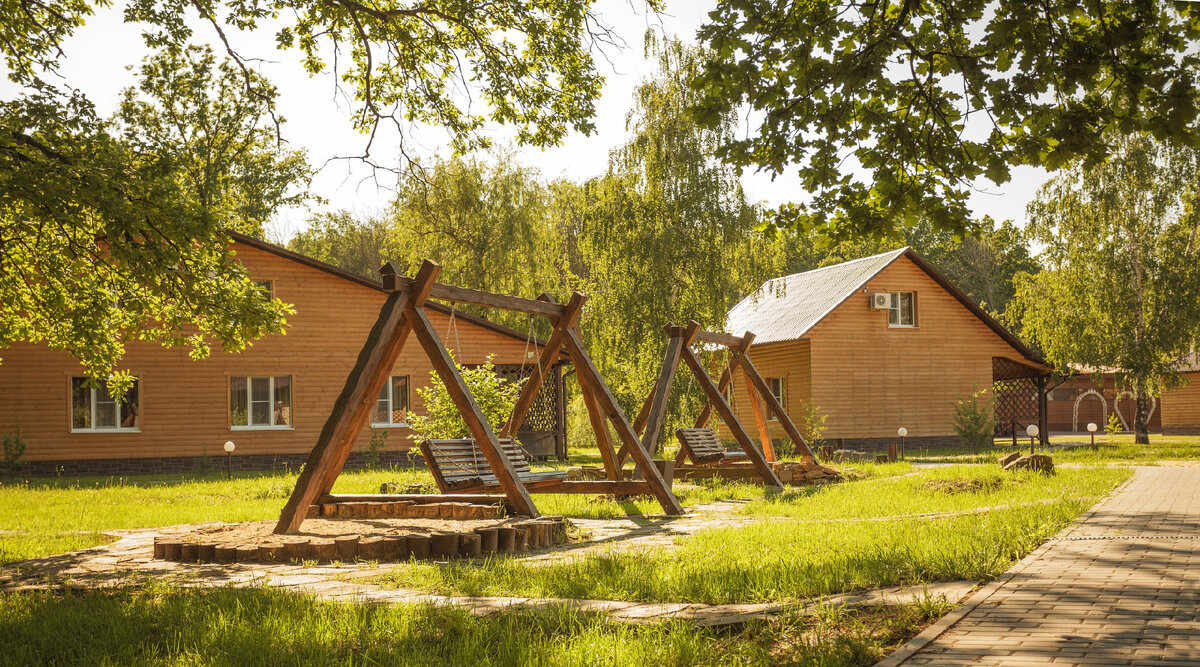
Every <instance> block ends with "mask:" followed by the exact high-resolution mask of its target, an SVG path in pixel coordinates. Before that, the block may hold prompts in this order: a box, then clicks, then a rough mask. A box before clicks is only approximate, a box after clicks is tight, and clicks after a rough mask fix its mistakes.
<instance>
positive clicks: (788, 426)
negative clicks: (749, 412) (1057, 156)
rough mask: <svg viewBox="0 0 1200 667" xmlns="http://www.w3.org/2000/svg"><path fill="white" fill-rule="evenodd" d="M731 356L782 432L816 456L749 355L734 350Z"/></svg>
mask: <svg viewBox="0 0 1200 667" xmlns="http://www.w3.org/2000/svg"><path fill="white" fill-rule="evenodd" d="M733 357H734V359H737V360H738V364H740V365H741V367H742V370H743V371H744V372H745V373H746V378H747V379H749V380H750V383H751V386H753V387H754V389H755V390H756V391H758V395H759V396H761V397H762V399H763V400H764V401H765V402H766V404H767V409H768V410H770V411H771V412H773V413H775V416H776V417H777V418H778V419H779V425H780V426H782V427H783V431H784V433H787V435H788V437H789V438H791V439H792V442H794V443H796V446H797V447H801V448H803V449H804V453H805V454H806V455H808V456H811V457H813V458H814V459H815V458H817V455H816V453H815V452H813V450H812V448H811V447H809V446H808V443H807V442H806V441H805V440H804V436H803V435H801V434H800V429H798V428H796V424H795V423H793V422H792V418H791V417H790V416H788V413H787V411H786V410H784V409H783V406H782V405H780V404H779V401H778V400H776V399H775V394H772V393H771V388H770V387H769V386H767V381H766V380H764V379H763V377H762V375H760V374H759V372H758V369H757V368H755V367H754V362H752V361H750V357H749V356H747V355H746V353H745V352H742V351H740V350H737V351H735V352H734V353H733Z"/></svg>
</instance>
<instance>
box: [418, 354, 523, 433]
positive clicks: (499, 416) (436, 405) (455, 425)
mask: <svg viewBox="0 0 1200 667" xmlns="http://www.w3.org/2000/svg"><path fill="white" fill-rule="evenodd" d="M454 365H455V366H457V367H458V372H459V373H461V374H462V378H463V382H465V383H466V385H467V389H469V390H470V391H471V395H472V396H474V397H475V404H476V405H478V406H479V410H480V411H481V412H483V416H484V418H485V419H487V421H488V423H489V424H491V426H492V428H493V429H494V430H499V429H500V427H501V426H503V425H504V422H505V421H507V420H508V416H509V415H510V414H512V409H513V406H514V405H516V402H517V397H518V396H520V394H521V387H522V385H524V381H523V380H521V381H511V380H505V379H504V378H501V377H500V376H499V375H497V374H496V367H495V365H493V364H492V357H491V356H488V358H487V361H486V362H484V363H483V364H481V365H479V366H477V367H475V368H463V367H462V366H460V365H459V364H458V360H457V359H455V360H454ZM429 377H430V382H429V386H428V387H422V388H420V389H418V390H417V395H419V396H420V397H421V399H422V400H424V401H425V414H423V415H418V414H410V415H409V418H408V425H409V426H410V427H411V428H412V431H413V434H414V435H415V436H416V438H417V440H418V441H420V440H428V439H441V438H467V437H470V431H468V430H467V423H466V422H465V421H464V420H463V418H462V415H461V414H459V412H458V406H456V405H455V404H454V401H452V400H450V392H449V391H447V390H446V385H444V384H442V380H441V378H439V377H438V375H437V373H436V372H434V371H430V373H429Z"/></svg>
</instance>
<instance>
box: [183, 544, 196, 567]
mask: <svg viewBox="0 0 1200 667" xmlns="http://www.w3.org/2000/svg"><path fill="white" fill-rule="evenodd" d="M199 555H200V545H199V544H197V543H195V542H184V543H183V544H181V545H179V562H181V563H195V562H196V561H197V560H198V557H199Z"/></svg>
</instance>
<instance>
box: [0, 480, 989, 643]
mask: <svg viewBox="0 0 1200 667" xmlns="http://www.w3.org/2000/svg"><path fill="white" fill-rule="evenodd" d="M740 505H741V503H739V502H736V501H732V502H718V503H712V504H709V505H704V506H699V507H696V508H693V509H692V511H691V512H690V513H689V514H688V515H686V516H684V517H623V518H618V519H604V520H599V519H576V520H574V521H575V523H577V524H578V525H580V527H581V528H583V529H584V530H585V531H587V533H589V537H588V539H587V540H586V541H584V542H581V543H576V544H572V545H568V546H565V547H559V548H555V549H551V550H548V551H543V552H538V553H533V554H529V555H526V556H522V558H524V559H525V560H526V561H527V562H534V563H554V562H559V561H562V560H564V559H567V558H578V557H581V556H583V555H584V554H587V553H592V552H609V551H615V550H627V549H648V548H664V547H665V548H670V547H671V546H672V545H674V544H675V540H677V539H678V538H679V537H681V536H684V535H688V534H692V533H696V532H700V531H703V530H709V529H712V528H716V527H729V526H734V525H742V524H744V523H748V522H750V521H753V520H756V519H753V518H751V517H745V516H741V515H739V514H738V512H737V510H738V508H739V507H740ZM195 528H196V526H195V525H186V526H169V527H165V528H156V529H147V530H134V531H122V532H120V533H119V534H118V539H117V540H116V541H114V542H112V543H111V544H106V545H103V546H98V547H93V548H90V549H83V550H80V551H73V552H70V553H65V554H58V555H54V556H48V557H45V558H37V559H31V560H27V561H23V562H21V563H16V564H13V565H10V566H7V567H4V568H0V592H3V591H19V590H43V589H57V588H104V587H114V586H123V585H130V584H137V583H140V582H144V581H146V580H148V579H158V580H163V581H168V582H170V583H172V584H174V585H177V586H184V587H214V586H230V587H250V586H268V587H273V588H280V589H285V590H292V591H296V592H302V593H306V594H310V595H314V596H316V597H318V598H321V599H325V600H334V601H341V602H356V603H363V604H391V603H427V604H435V605H455V606H461V607H464V608H466V609H468V610H469V611H470V612H471V613H474V614H480V615H483V614H490V613H493V612H496V611H499V610H502V609H512V608H522V609H533V610H543V609H550V608H567V609H572V610H578V611H601V612H606V613H607V614H608V617H609V618H610V619H612V620H615V621H619V622H625V623H645V622H652V621H658V620H664V619H672V618H678V619H688V620H691V621H692V622H694V623H696V624H697V625H707V626H712V625H731V624H737V623H744V622H746V621H748V620H751V619H765V618H771V617H773V616H776V615H778V614H781V613H784V612H797V611H804V610H805V609H811V608H813V607H814V606H816V605H819V604H821V605H827V604H837V605H840V604H853V605H884V604H902V603H907V602H910V601H912V600H914V599H919V598H922V597H924V596H927V595H928V596H933V597H945V598H946V599H947V600H950V601H951V602H957V601H959V600H961V599H963V598H964V597H966V596H967V595H968V594H969V593H970V592H971V591H972V590H974V589H975V587H976V586H977V584H976V583H975V582H972V581H956V582H947V583H939V584H930V585H928V586H909V587H892V588H882V589H874V590H870V591H861V592H855V593H847V594H843V595H834V596H829V597H826V598H822V599H819V600H809V601H806V602H802V603H785V604H776V603H767V604H737V605H704V604H688V603H667V604H657V603H639V602H627V601H620V600H573V599H538V598H520V597H465V596H446V595H435V594H429V593H426V592H424V591H414V590H403V589H386V588H382V587H379V586H376V585H373V584H371V583H368V580H370V579H372V578H374V577H377V576H379V575H382V574H386V573H387V572H389V571H390V570H392V569H394V568H400V567H404V564H396V563H390V564H389V563H384V564H374V563H369V562H357V563H344V564H328V565H314V566H310V567H305V566H303V565H296V564H282V563H281V564H258V563H254V564H249V563H247V564H240V563H233V564H221V565H217V564H211V563H208V564H201V563H193V564H188V563H174V562H165V561H161V560H155V559H153V558H152V551H153V543H154V538H155V537H157V536H159V535H164V534H173V533H185V532H191V531H192V530H194V529H195Z"/></svg>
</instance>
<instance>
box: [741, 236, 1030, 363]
mask: <svg viewBox="0 0 1200 667" xmlns="http://www.w3.org/2000/svg"><path fill="white" fill-rule="evenodd" d="M901 257H907V258H908V259H909V260H911V261H912V262H913V263H914V264H916V265H917V267H918V268H920V269H921V270H922V271H924V272H925V273H926V274H928V275H929V277H930V278H932V279H933V281H934V282H936V283H937V284H938V285H939V286H941V287H942V289H944V290H946V291H947V292H948V293H949V294H950V295H951V296H953V297H954V298H955V299H957V300H958V301H959V303H961V304H962V305H963V306H965V307H966V308H967V310H969V311H971V313H972V314H973V315H975V317H977V318H979V320H980V321H981V322H983V323H984V324H985V325H987V327H988V328H989V329H991V330H992V331H994V332H995V333H996V335H998V336H1000V338H1002V339H1004V341H1005V342H1006V343H1008V344H1009V345H1011V346H1012V347H1013V349H1015V350H1016V351H1017V352H1019V353H1021V356H1023V357H1025V358H1026V359H1028V360H1030V361H1032V362H1034V363H1037V364H1039V365H1042V366H1045V365H1046V361H1045V360H1044V359H1042V357H1041V356H1040V355H1038V354H1037V353H1035V352H1034V351H1033V350H1031V349H1029V347H1028V346H1027V345H1025V343H1023V342H1022V341H1021V339H1019V338H1017V337H1016V336H1015V335H1014V334H1013V333H1012V332H1011V331H1009V330H1008V329H1006V328H1005V327H1004V325H1002V324H1000V323H999V322H997V321H996V318H994V317H992V316H991V315H989V314H988V313H987V311H985V310H983V308H980V307H979V304H977V303H975V302H974V301H972V300H971V298H970V297H968V296H967V295H966V294H965V293H964V292H963V291H962V290H960V289H958V287H956V286H955V285H954V284H953V283H951V282H950V281H949V280H948V279H946V277H945V276H943V275H942V274H941V273H940V272H939V271H938V270H937V269H935V268H933V266H931V265H930V264H929V262H926V261H925V259H924V258H923V257H921V256H920V255H918V254H917V253H916V251H914V250H913V249H912V248H908V247H904V248H900V249H898V250H892V251H890V252H885V253H881V254H878V255H872V256H871V257H862V258H859V259H854V260H850V261H849V262H843V263H841V264H834V265H832V266H826V267H822V268H819V269H813V270H812V271H805V272H803V273H793V274H792V275H789V276H782V277H780V278H772V279H771V280H768V281H767V282H765V283H763V284H762V286H761V287H759V288H758V290H757V291H755V292H754V293H753V294H751V295H750V296H747V297H746V298H744V299H742V300H741V301H740V302H738V304H737V305H736V306H734V307H733V308H732V309H730V311H729V316H728V318H727V320H726V325H725V330H726V331H728V332H729V333H731V334H734V335H736V336H741V335H744V334H745V333H746V332H748V331H753V332H754V334H755V338H754V342H755V343H772V342H779V341H788V340H796V339H798V338H803V337H804V336H806V335H808V333H809V332H810V331H812V329H813V327H815V326H816V325H817V324H818V323H820V322H821V320H823V319H825V317H826V316H828V315H829V313H831V312H833V310H834V309H835V308H837V307H838V306H840V305H842V304H843V303H844V302H845V301H846V300H847V299H849V298H850V297H851V296H853V295H854V294H855V293H856V292H858V291H859V290H860V289H862V287H863V286H864V285H866V284H867V282H869V281H870V280H871V279H872V278H874V277H875V276H877V275H879V273H880V272H881V271H883V270H884V269H885V268H887V267H888V266H890V265H891V264H892V263H893V262H895V261H896V260H897V259H899V258H901Z"/></svg>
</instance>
